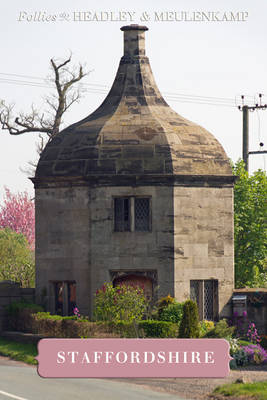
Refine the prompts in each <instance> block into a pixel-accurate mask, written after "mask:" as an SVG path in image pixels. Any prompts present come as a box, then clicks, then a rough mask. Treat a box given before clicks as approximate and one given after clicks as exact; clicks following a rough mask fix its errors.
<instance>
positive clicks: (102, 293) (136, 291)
mask: <svg viewBox="0 0 267 400" xmlns="http://www.w3.org/2000/svg"><path fill="white" fill-rule="evenodd" d="M145 310H146V298H145V295H144V290H143V289H141V288H139V287H135V286H131V285H124V284H122V285H119V286H115V287H113V285H112V283H105V285H104V286H103V287H102V288H101V289H100V290H98V291H97V292H96V296H95V309H94V317H95V319H96V321H111V320H112V321H122V320H124V321H133V320H139V319H141V318H142V316H143V314H144V312H145Z"/></svg>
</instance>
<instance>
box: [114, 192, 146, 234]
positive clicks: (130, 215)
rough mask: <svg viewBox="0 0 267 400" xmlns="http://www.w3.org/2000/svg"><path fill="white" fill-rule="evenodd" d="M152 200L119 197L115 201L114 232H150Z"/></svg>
mask: <svg viewBox="0 0 267 400" xmlns="http://www.w3.org/2000/svg"><path fill="white" fill-rule="evenodd" d="M150 225H151V223H150V198H148V197H144V198H141V197H117V198H115V199H114V230H115V232H125V231H132V232H133V231H138V232H148V231H150Z"/></svg>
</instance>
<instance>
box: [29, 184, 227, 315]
mask: <svg viewBox="0 0 267 400" xmlns="http://www.w3.org/2000/svg"><path fill="white" fill-rule="evenodd" d="M117 196H126V197H128V196H133V197H135V196H137V197H138V196H141V197H142V196H145V197H150V198H151V220H152V229H151V231H149V232H115V231H114V197H117ZM48 210H49V213H48ZM126 274H133V275H140V276H143V277H146V278H149V279H150V280H151V282H152V284H153V286H154V288H155V287H156V286H158V285H159V289H158V292H157V296H158V297H161V296H166V295H168V294H170V295H171V296H175V297H176V298H177V299H178V300H179V301H184V300H185V299H187V298H189V297H190V279H207V280H209V279H214V280H218V283H219V313H220V316H229V315H230V313H231V295H232V290H233V279H234V273H233V202H232V188H230V187H229V188H223V187H184V186H180V187H179V186H177V187H173V186H159V185H158V186H156V185H155V186H149V185H146V186H110V187H107V186H100V187H99V186H95V187H86V186H83V187H69V188H67V187H66V188H64V187H61V188H42V189H36V276H37V278H36V295H37V301H38V302H39V303H42V304H43V303H44V297H45V298H46V301H47V308H48V309H49V310H50V311H52V312H54V309H53V307H54V304H55V298H54V288H53V282H55V281H75V282H76V289H77V305H78V307H79V309H80V312H81V313H82V314H85V315H87V314H91V313H92V304H93V301H94V295H95V292H96V290H97V289H99V288H100V287H101V286H102V285H103V284H104V283H105V282H108V281H111V280H114V279H116V278H118V277H121V276H123V275H126Z"/></svg>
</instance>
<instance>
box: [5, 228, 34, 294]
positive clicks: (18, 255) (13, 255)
mask: <svg viewBox="0 0 267 400" xmlns="http://www.w3.org/2000/svg"><path fill="white" fill-rule="evenodd" d="M34 269H35V268H34V258H33V252H32V251H31V249H30V247H29V243H28V241H27V239H26V237H25V236H24V235H22V234H21V233H17V232H14V231H12V230H11V229H9V228H5V229H1V230H0V280H11V281H15V282H19V283H20V285H21V286H22V287H30V286H31V287H32V286H33V285H34Z"/></svg>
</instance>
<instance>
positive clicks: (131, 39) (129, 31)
mask: <svg viewBox="0 0 267 400" xmlns="http://www.w3.org/2000/svg"><path fill="white" fill-rule="evenodd" d="M121 31H123V32H124V56H125V57H130V58H132V57H140V56H141V57H142V56H143V57H144V56H145V31H148V28H147V27H146V26H141V25H136V24H132V25H126V26H123V27H122V28H121Z"/></svg>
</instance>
